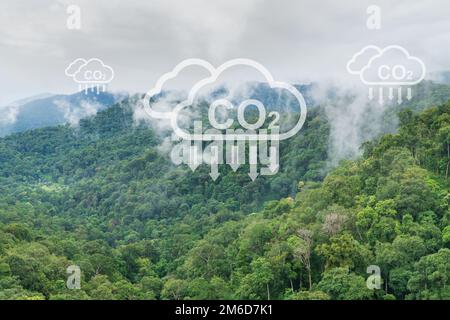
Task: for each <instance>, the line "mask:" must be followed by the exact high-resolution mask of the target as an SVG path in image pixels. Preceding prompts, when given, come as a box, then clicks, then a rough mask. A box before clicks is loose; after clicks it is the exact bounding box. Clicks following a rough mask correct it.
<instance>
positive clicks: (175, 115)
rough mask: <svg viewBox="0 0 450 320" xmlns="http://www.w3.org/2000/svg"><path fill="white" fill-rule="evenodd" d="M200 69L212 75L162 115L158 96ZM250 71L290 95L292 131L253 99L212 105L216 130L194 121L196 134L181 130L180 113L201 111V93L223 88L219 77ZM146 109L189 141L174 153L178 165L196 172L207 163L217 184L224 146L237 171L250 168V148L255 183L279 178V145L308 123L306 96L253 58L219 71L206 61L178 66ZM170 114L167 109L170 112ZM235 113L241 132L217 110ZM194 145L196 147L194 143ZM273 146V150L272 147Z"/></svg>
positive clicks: (211, 119) (160, 83)
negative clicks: (251, 114)
mask: <svg viewBox="0 0 450 320" xmlns="http://www.w3.org/2000/svg"><path fill="white" fill-rule="evenodd" d="M192 66H196V67H200V68H203V69H204V70H207V74H208V76H206V77H203V78H202V79H200V80H199V81H198V82H196V83H195V84H194V85H193V86H192V87H191V89H190V90H189V93H188V95H187V97H186V98H185V99H184V100H182V101H179V102H177V104H176V106H175V107H173V108H171V109H169V110H165V111H161V110H158V109H157V108H156V107H155V106H157V105H158V102H157V101H156V102H155V100H158V99H157V97H158V96H160V95H161V94H163V91H162V90H163V89H162V88H163V86H164V84H165V83H166V82H167V81H169V80H171V79H174V78H176V77H177V76H178V75H179V74H180V73H181V72H182V71H183V70H185V69H186V68H188V67H192ZM242 66H243V67H246V68H251V69H252V70H253V71H256V72H257V73H258V74H259V75H260V76H262V77H263V79H264V80H265V82H266V83H267V84H268V85H269V87H270V88H271V89H274V90H284V91H286V92H287V93H288V94H290V95H291V96H292V97H293V99H294V101H296V102H297V105H298V110H296V111H297V112H298V120H297V122H295V124H294V125H293V126H292V127H290V129H288V130H286V132H280V131H281V130H280V126H279V125H278V121H279V120H280V115H279V112H278V111H271V112H269V113H268V114H266V108H265V106H264V104H263V103H262V102H261V101H259V100H256V99H253V98H251V97H245V96H244V97H243V98H244V99H243V100H242V101H241V102H240V103H234V102H233V101H230V100H229V99H226V98H220V99H216V100H214V101H212V102H211V103H210V104H209V108H208V120H209V124H210V125H211V126H212V127H213V128H212V129H206V130H205V131H203V125H202V123H201V121H194V133H191V132H188V131H186V130H185V129H183V128H181V127H180V126H179V118H180V114H182V113H183V111H184V110H186V109H188V108H194V107H195V106H196V104H195V101H196V99H197V98H198V96H199V92H200V91H201V90H202V89H204V88H207V87H208V86H211V85H214V84H216V83H217V81H218V78H219V77H220V76H221V75H222V73H224V72H225V71H227V70H229V69H231V68H234V67H242ZM142 104H143V107H144V110H145V111H146V112H147V113H148V114H149V115H150V116H151V117H152V118H155V119H166V120H168V121H170V124H171V126H172V129H173V131H174V135H175V136H176V137H177V138H178V139H180V140H182V141H183V145H182V146H181V147H179V148H174V150H175V152H172V160H173V162H174V163H175V164H180V163H186V164H188V165H189V166H190V167H191V169H192V170H195V169H196V168H197V167H198V165H199V164H200V163H202V162H206V163H208V164H210V165H211V173H210V175H211V177H212V178H213V179H214V180H215V179H217V177H218V176H219V173H218V169H217V166H218V164H222V163H224V160H223V155H224V152H223V147H224V142H226V148H225V149H226V154H225V162H226V163H227V164H229V165H230V166H231V168H232V169H233V170H234V171H235V170H237V168H238V167H239V166H240V165H243V164H245V163H246V156H245V152H246V147H245V143H248V144H249V148H248V150H249V155H248V163H249V167H250V173H249V176H250V178H251V179H252V180H254V179H256V177H257V176H258V175H259V174H261V175H273V174H275V173H277V172H278V168H279V141H280V140H285V139H288V138H291V137H292V136H294V135H295V134H296V133H297V132H298V131H299V130H300V129H301V128H302V126H303V124H304V122H305V119H306V112H307V111H306V103H305V100H304V98H303V96H302V94H301V93H300V92H299V91H298V90H297V89H296V88H295V87H294V86H292V85H290V84H288V83H285V82H280V81H275V80H274V78H273V77H272V75H271V74H270V72H269V71H268V70H267V69H266V68H265V67H264V66H263V65H261V64H260V63H258V62H256V61H254V60H250V59H233V60H229V61H227V62H225V63H224V64H222V65H220V66H219V67H217V68H215V67H214V66H213V65H212V64H210V63H209V62H207V61H205V60H201V59H187V60H184V61H183V62H181V63H180V64H178V65H177V66H176V67H175V68H174V69H173V70H172V71H171V72H168V73H166V74H164V75H163V76H162V77H160V78H159V79H158V81H157V83H156V85H155V87H154V88H152V89H151V90H150V91H148V92H147V94H146V95H145V97H144V98H143V101H142ZM250 106H253V107H256V110H257V113H258V117H257V120H256V122H254V123H249V122H247V120H246V119H245V112H246V109H247V108H248V107H250ZM166 109H167V108H166ZM219 109H220V110H221V111H222V112H223V111H226V110H235V111H237V122H238V123H239V125H240V126H241V129H233V124H234V123H235V120H234V119H231V118H229V117H228V118H227V119H226V120H223V119H219V120H218V119H217V117H216V116H217V110H219ZM267 118H272V121H271V122H270V123H269V124H268V127H267V128H263V125H264V124H265V123H266V120H267ZM205 141H209V142H211V143H210V145H208V146H206V147H205V152H202V150H203V147H204V146H203V145H202V142H205ZM192 142H193V143H194V144H192ZM269 142H270V144H271V145H270V147H269V146H268V144H269ZM258 159H259V163H260V164H263V165H267V167H264V168H260V171H259V172H258V171H257V164H258Z"/></svg>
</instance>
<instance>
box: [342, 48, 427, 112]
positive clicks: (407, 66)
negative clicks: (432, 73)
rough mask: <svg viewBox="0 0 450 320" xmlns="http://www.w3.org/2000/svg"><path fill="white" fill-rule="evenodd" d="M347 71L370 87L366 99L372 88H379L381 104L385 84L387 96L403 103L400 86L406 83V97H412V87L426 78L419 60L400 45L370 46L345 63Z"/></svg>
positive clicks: (370, 97) (370, 94)
mask: <svg viewBox="0 0 450 320" xmlns="http://www.w3.org/2000/svg"><path fill="white" fill-rule="evenodd" d="M347 71H348V72H349V73H350V74H352V75H359V77H360V79H361V81H362V82H363V83H364V84H366V85H368V86H370V87H369V99H373V98H374V87H378V93H379V99H378V102H379V103H380V104H383V103H384V90H383V88H384V87H388V90H387V91H388V98H389V100H392V99H393V98H394V89H397V103H398V104H401V103H402V86H408V88H407V94H406V97H407V99H408V100H410V99H411V98H412V92H411V86H413V85H415V84H418V83H419V82H421V81H422V80H423V79H424V78H425V73H426V68H425V64H424V63H423V61H422V60H420V59H419V58H417V57H414V56H411V55H410V54H409V52H408V51H407V50H406V49H404V48H403V47H401V46H398V45H391V46H387V47H385V48H383V49H381V48H379V47H377V46H374V45H369V46H366V47H364V48H362V49H361V50H360V51H358V52H357V53H355V54H354V55H353V57H352V58H351V59H350V61H348V63H347Z"/></svg>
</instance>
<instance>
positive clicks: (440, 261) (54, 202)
mask: <svg viewBox="0 0 450 320" xmlns="http://www.w3.org/2000/svg"><path fill="white" fill-rule="evenodd" d="M447 89H448V88H445V90H447ZM423 90H425V89H423ZM442 90H444V89H442ZM442 90H441V91H438V92H442ZM420 92H422V91H420ZM420 92H419V94H420ZM422 93H423V92H422ZM448 96H450V94H449V95H447V97H448ZM434 98H436V99H438V100H439V101H440V100H442V97H440V96H437V97H436V96H435V95H434V96H433V95H432V96H431V98H430V99H431V100H432V101H429V100H427V103H430V104H427V105H426V107H425V106H424V105H423V102H421V103H417V104H413V103H411V104H410V105H408V106H407V107H405V108H403V110H396V112H397V113H398V118H399V121H400V124H399V128H398V130H397V133H395V134H386V135H384V136H381V137H379V138H378V139H376V140H374V141H368V142H366V143H365V144H364V145H363V146H362V148H363V150H364V153H363V156H362V157H361V158H359V159H357V160H352V161H343V162H342V163H341V164H340V165H339V166H338V167H336V168H333V169H332V170H331V171H330V170H329V167H328V166H327V150H328V138H329V123H328V120H327V118H326V116H325V113H324V110H323V109H322V108H321V107H316V108H313V109H311V110H310V111H309V113H308V118H307V122H306V124H305V127H304V128H303V129H302V132H301V134H299V135H297V136H296V137H295V138H293V139H291V140H289V141H287V142H285V143H284V142H283V143H282V145H281V155H282V158H281V159H280V161H281V169H280V172H279V173H278V174H277V175H275V176H273V177H259V178H258V179H257V180H256V181H255V182H252V181H251V180H250V179H249V177H248V175H247V172H248V170H245V168H244V169H243V170H238V171H237V172H236V173H235V172H232V171H231V170H229V169H227V168H225V167H224V168H221V169H220V170H221V171H220V173H221V176H220V177H219V179H218V180H217V181H216V182H214V181H212V180H211V179H210V177H209V171H208V168H207V167H206V166H205V167H200V168H199V169H198V170H197V171H196V172H195V173H193V172H191V171H190V170H189V169H188V168H187V167H183V166H180V167H175V166H173V165H172V164H171V162H170V159H169V157H168V155H166V154H164V153H161V152H159V146H160V144H161V137H159V136H158V135H157V134H155V132H154V131H153V130H152V129H151V128H149V127H148V126H146V125H143V124H136V123H135V121H133V109H132V107H131V102H127V101H124V102H122V103H120V104H117V105H114V106H112V107H110V108H108V109H107V110H105V111H102V112H100V113H99V114H97V116H95V117H93V118H89V119H84V120H82V121H81V122H80V126H79V127H78V128H71V127H69V126H57V127H50V128H44V129H37V130H32V131H27V132H23V133H20V134H14V135H11V136H8V137H6V138H3V139H0V164H1V165H0V299H267V298H270V299H450V286H449V284H450V283H449V282H450V268H449V261H450V250H449V246H450V223H449V222H450V211H449V206H448V204H449V191H448V190H449V174H450V173H449V163H450V147H449V144H450V102H449V103H440V104H436V105H434V104H433V103H434V100H433V99H434ZM421 101H423V100H421ZM69 265H78V266H80V268H81V272H82V281H81V289H80V290H69V289H68V288H67V287H66V279H67V274H66V268H67V266H69ZM369 265H377V266H379V267H380V270H381V274H382V282H383V283H382V288H381V289H378V290H370V289H368V288H367V286H366V279H367V277H368V274H367V273H366V269H367V267H368V266H369Z"/></svg>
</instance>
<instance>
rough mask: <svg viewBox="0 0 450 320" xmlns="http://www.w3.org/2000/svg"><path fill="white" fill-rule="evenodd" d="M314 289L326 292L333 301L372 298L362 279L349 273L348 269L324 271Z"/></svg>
mask: <svg viewBox="0 0 450 320" xmlns="http://www.w3.org/2000/svg"><path fill="white" fill-rule="evenodd" d="M316 289H317V290H320V291H323V292H326V293H327V294H328V295H329V296H330V298H331V299H334V300H364V299H371V298H372V296H373V293H372V292H371V291H370V290H369V289H368V288H367V286H366V281H365V280H364V278H363V277H361V276H357V275H355V274H354V273H351V272H349V270H348V268H331V269H328V270H326V271H325V273H324V274H323V277H322V280H320V282H319V283H318V284H317V286H316Z"/></svg>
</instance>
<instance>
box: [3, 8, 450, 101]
mask: <svg viewBox="0 0 450 320" xmlns="http://www.w3.org/2000/svg"><path fill="white" fill-rule="evenodd" d="M372 4H373V5H378V6H379V7H380V8H381V29H380V30H369V29H368V28H367V27H366V20H367V18H368V15H367V13H366V10H367V7H368V6H369V5H372ZM69 5H78V6H79V8H80V9H81V29H80V30H69V29H68V28H67V27H66V22H67V18H68V17H69V15H68V13H67V8H68V6H69ZM449 16H450V2H449V1H448V0H433V1H420V0H403V1H402V0H397V1H395V2H394V1H390V0H385V1H376V0H371V1H365V0H351V1H350V0H346V1H335V0H309V1H306V0H301V1H292V0H281V1H262V0H245V1H242V0H214V1H206V0H189V1H186V0H179V1H172V0H161V1H159V0H127V1H124V0H123V1H119V0H70V1H65V0H39V1H33V0H2V1H1V2H0V56H1V59H0V105H5V104H7V103H9V102H11V101H14V100H17V99H21V98H25V97H27V96H31V95H35V94H40V93H45V92H51V93H70V92H74V91H76V90H77V89H78V86H77V85H76V84H75V83H74V82H73V81H72V79H71V78H69V77H67V76H66V75H65V74H64V70H65V68H66V67H67V66H68V65H69V64H70V63H71V62H72V61H73V60H75V59H76V58H80V57H81V58H85V59H87V58H94V57H95V58H100V59H102V60H103V61H104V62H105V63H106V64H108V65H110V66H111V67H113V68H114V71H115V78H114V80H113V82H112V83H111V89H112V90H127V91H131V92H145V91H147V90H148V89H149V88H150V87H151V86H152V85H153V84H154V82H155V81H156V79H157V78H158V77H159V76H160V75H161V74H162V73H164V72H167V71H169V70H171V69H172V67H173V66H174V65H176V64H177V63H178V62H180V61H181V60H184V59H186V58H192V57H195V58H202V59H206V60H208V61H210V62H211V63H213V64H216V65H217V64H220V63H222V62H224V61H226V60H228V59H231V58H251V59H254V60H257V61H259V62H260V63H262V64H264V65H265V66H266V67H267V68H268V69H269V70H271V72H272V74H273V75H274V77H275V78H276V79H279V80H282V81H295V82H296V81H308V80H318V79H324V78H341V79H345V78H346V77H348V78H349V79H350V78H351V76H350V75H348V73H347V71H346V63H347V61H348V60H349V59H350V58H351V56H352V55H353V54H354V53H355V52H357V51H358V50H360V49H361V48H362V47H364V46H366V45H369V44H375V45H378V46H387V45H391V44H396V45H401V46H403V47H405V48H406V49H407V50H408V51H409V52H410V53H411V54H413V55H415V56H417V57H420V58H421V59H422V60H423V62H424V63H425V65H426V66H427V71H429V72H430V71H440V70H450V19H449V18H448V17H449Z"/></svg>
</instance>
